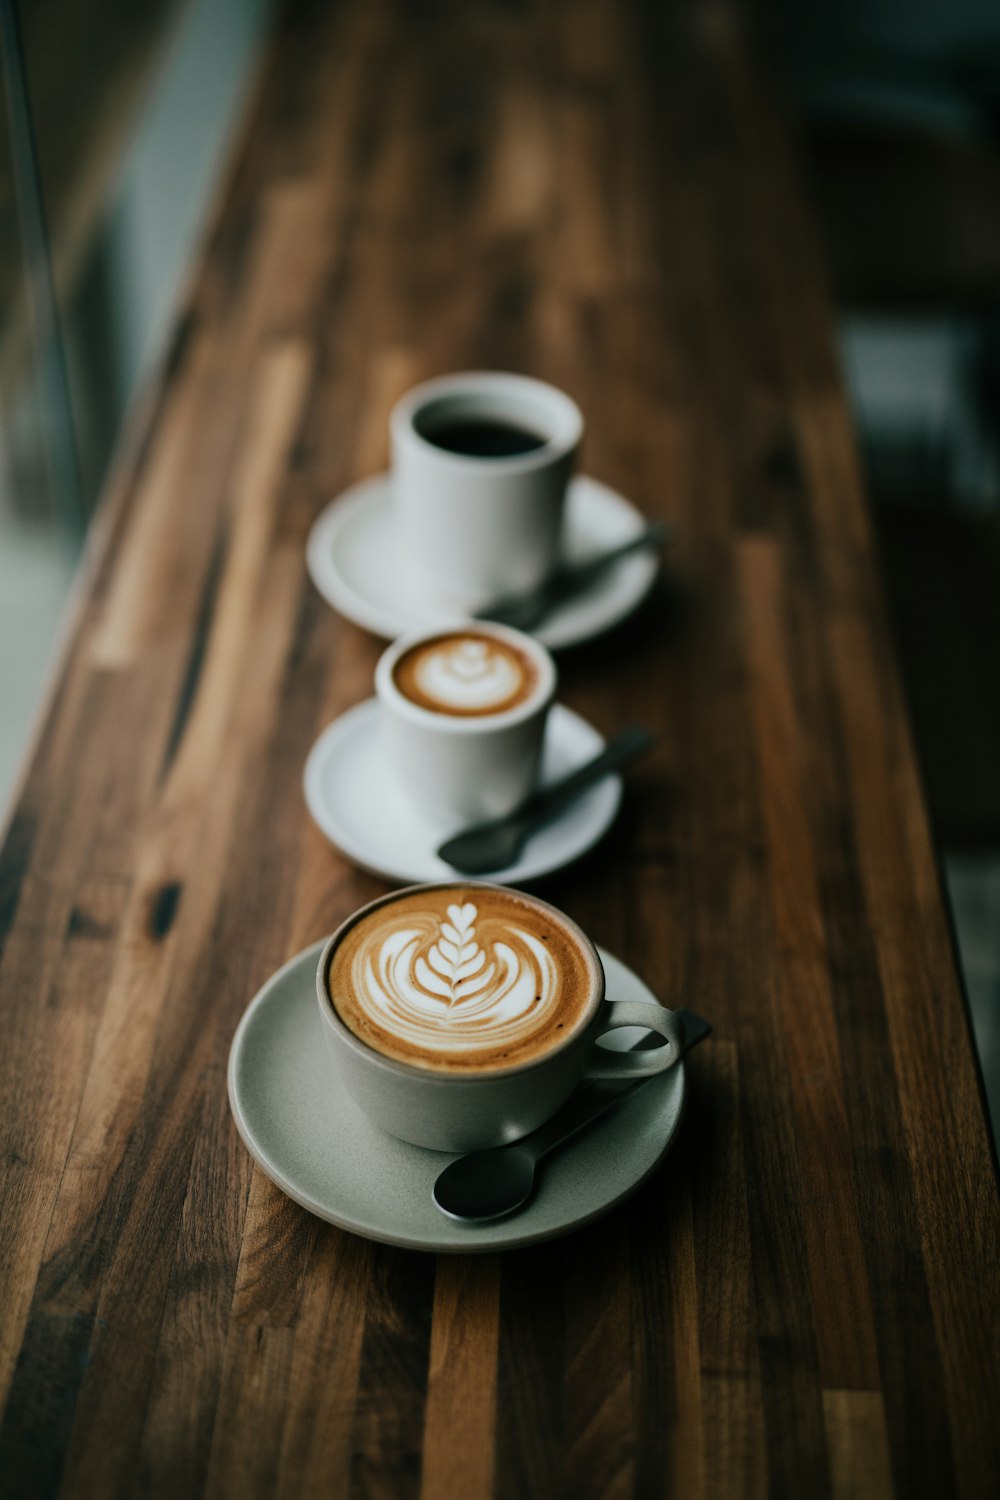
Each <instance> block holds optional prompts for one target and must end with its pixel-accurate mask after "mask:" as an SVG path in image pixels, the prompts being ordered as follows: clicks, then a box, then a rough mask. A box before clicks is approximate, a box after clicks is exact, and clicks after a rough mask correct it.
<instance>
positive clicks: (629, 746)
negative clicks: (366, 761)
mask: <svg viewBox="0 0 1000 1500" xmlns="http://www.w3.org/2000/svg"><path fill="white" fill-rule="evenodd" d="M653 743H654V736H653V735H652V734H650V732H649V730H648V729H638V728H635V729H623V730H622V731H621V732H620V733H619V734H616V735H615V737H614V739H612V740H609V741H608V743H607V744H606V745H605V747H604V749H603V750H602V751H601V753H600V754H599V755H595V757H594V759H593V760H588V761H587V762H586V764H585V765H582V766H578V767H577V768H576V770H575V771H570V772H569V774H568V775H566V776H563V777H561V778H560V779H559V780H558V781H553V782H550V783H549V785H548V786H543V787H540V788H539V790H538V791H537V792H533V793H532V795H531V796H530V797H529V798H528V800H527V801H526V802H523V803H522V804H521V806H520V807H518V808H515V809H514V811H513V812H512V813H508V814H507V815H506V817H503V818H494V819H492V820H491V821H490V822H489V823H477V824H476V826H475V827H474V828H467V829H465V831H464V832H463V833H456V834H455V835H454V836H453V837H452V838H450V839H447V840H446V841H445V842H444V843H443V844H442V845H441V847H440V849H438V851H437V852H438V858H439V859H443V860H444V861H445V863H446V864H449V865H451V867H452V868H453V869H455V870H461V871H462V873H463V874H464V875H488V874H489V873H490V871H491V870H502V869H504V868H505V867H506V866H507V865H510V864H513V862H514V860H515V859H516V858H517V856H518V854H519V853H520V852H521V846H522V844H523V843H524V842H525V840H526V839H527V838H528V836H529V834H532V833H534V831H535V829H536V828H538V827H540V826H541V824H543V823H546V822H547V821H548V820H549V818H552V817H554V816H555V814H556V813H557V812H559V810H560V809H561V808H563V807H565V805H566V804H567V802H572V801H573V799H574V797H578V796H579V795H580V793H581V792H583V791H585V790H586V788H587V787H588V786H591V785H592V784H593V783H594V782H595V781H599V780H600V779H601V777H602V776H607V775H608V774H609V773H610V772H611V771H617V770H618V769H619V767H621V766H623V765H624V764H625V763H626V761H630V760H633V759H634V758H635V757H636V756H637V755H642V754H644V753H645V751H647V750H648V749H649V748H650V746H651V745H653Z"/></svg>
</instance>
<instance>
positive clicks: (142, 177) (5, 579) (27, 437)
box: [0, 0, 1000, 1129]
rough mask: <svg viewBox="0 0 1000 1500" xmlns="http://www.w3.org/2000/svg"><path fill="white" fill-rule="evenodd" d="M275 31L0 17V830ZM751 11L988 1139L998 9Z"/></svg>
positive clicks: (69, 8) (62, 5)
mask: <svg viewBox="0 0 1000 1500" xmlns="http://www.w3.org/2000/svg"><path fill="white" fill-rule="evenodd" d="M654 3H655V0H654ZM662 3H669V0H662ZM276 10H277V6H276V5H274V4H272V0H144V4H142V5H135V4H129V3H126V0H104V3H103V4H102V5H100V6H95V5H93V4H92V3H87V0H20V3H16V0H0V16H2V20H3V28H2V41H3V64H4V75H3V76H4V95H5V97H4V104H5V109H4V114H3V119H2V122H0V826H2V824H3V822H4V811H5V809H6V808H7V806H9V802H10V799H11V797H12V796H13V795H14V793H15V791H16V784H17V775H18V767H19V765H20V763H21V760H22V758H23V755H24V753H25V749H26V747H27V745H28V743H29V740H30V734H31V729H32V724H33V722H34V720H35V718H36V716H37V714H38V712H39V711H40V705H41V703H42V702H43V700H44V692H45V684H46V679H47V673H48V672H49V671H50V670H51V667H52V663H53V659H54V656H55V654H56V652H57V642H58V639H59V632H60V622H61V621H63V620H64V619H65V616H66V612H67V608H68V601H69V600H70V598H71V589H72V584H73V579H74V575H75V573H76V570H77V567H78V564H79V560H80V557H81V553H82V548H83V546H84V545H85V539H86V535H87V531H88V526H89V525H90V523H91V520H92V517H93V515H94V512H95V508H96V506H97V503H98V498H99V496H100V494H101V490H102V485H103V483H104V481H105V478H106V476H107V474H108V472H109V470H110V469H111V468H112V467H113V463H114V457H115V452H116V449H117V448H118V446H119V445H121V444H123V443H127V442H128V435H129V430H130V427H129V417H130V413H133V414H134V411H135V408H136V404H137V403H138V402H141V400H142V392H143V389H144V386H148V383H149V379H150V376H151V374H152V372H153V371H155V369H156V367H157V363H158V361H162V359H163V358H164V357H165V351H166V350H167V348H168V347H169V340H170V338H171V334H172V312H173V310H174V309H175V308H176V306H177V303H178V298H179V296H180V294H181V292H182V290H183V287H184V284H185V278H186V276H187V274H188V272H189V268H190V266H191V264H192V261H193V258H194V256H195V254H196V251H197V248H198V244H199V240H200V237H201V235H202V234H203V233H204V230H205V226H206V222H207V219H208V217H209V216H210V214H211V212H212V202H213V190H214V189H215V188H216V187H217V186H218V183H219V181H220V178H221V175H222V174H223V173H224V170H225V163H226V159H227V151H228V149H229V147H230V145H231V143H232V141H233V139H234V137H235V135H236V133H237V132H238V128H239V124H240V120H241V115H242V111H243V109H244V106H245V104H246V101H247V99H248V96H249V93H250V90H251V89H252V86H253V81H254V78H255V75H256V70H257V68H258V66H259V63H260V60H261V57H262V54H263V51H264V48H265V46H266V41H267V36H268V33H269V28H270V26H272V25H273V24H274V20H275V12H276ZM768 15H769V20H770V25H771V34H772V36H773V38H774V43H773V44H774V47H775V50H776V52H777V53H778V54H779V62H780V65H781V67H782V69H783V71H784V75H785V79H786V87H787V92H788V94H789V96H790V97H791V99H792V101H793V104H794V106H795V109H796V111H797V115H798V123H799V128H800V144H801V156H802V176H803V182H804V186H805V188H806V191H807V193H808V195H809V197H810V200H811V206H812V210H813V214H814V217H815V220H816V224H817V226H818V229H819V231H820V234H821V237H822V240H823V244H824V248H825V251H826V256H827V263H828V267H829V271H830V277H831V283H832V292H833V297H834V300H835V304H836V310H837V317H838V329H839V338H840V343H841V355H842V363H843V370H844V378H845V383H846V386H847V389H848V392H849V396H850V399H851V401H852V404H853V410H854V416H855V422H856V426H857V431H858V435H859V441H860V444H861V448H862V453H863V459H864V463H865V466H866V470H867V476H868V485H869V493H870V496H871V500H872V505H873V512H874V516H875V519H876V525H877V530H878V534H879V539H880V545H881V555H882V564H883V572H884V578H885V584H886V591H887V597H888V601H889V604H890V608H891V612H892V616H893V620H894V624H895V629H896V635H897V640H898V645H899V651H900V657H901V661H902V664H903V668H904V672H905V676H906V681H907V686H908V690H909V695H910V703H911V711H912V716H913V722H914V727H915V731H916V736H917V742H918V746H919V750H920V755H921V760H922V764H923V770H924V778H925V785H926V788H927V794H928V799H929V802H930V806H931V811H932V816H933V820H934V826H935V830H936V834H937V838H938V842H939V847H940V850H941V853H942V860H943V868H944V871H945V875H946V880H947V885H948V890H949V893H950V897H951V902H952V910H953V914H954V918H955V924H956V932H957V937H958V942H959V948H960V953H961V961H962V967H963V970H964V975H965V981H966V986H967V990H968V994H969V998H970V1002H971V1005H972V1009H973V1016H974V1021H975V1025H976V1031H977V1041H978V1044H979V1048H980V1056H981V1058H982V1061H983V1066H984V1074H985V1077H986V1080H987V1088H988V1092H989V1095H990V1105H991V1111H992V1117H993V1121H994V1128H995V1129H996V1127H997V1126H998V1125H1000V776H998V770H1000V6H998V5H997V4H995V3H994V0H949V3H948V4H947V5H946V4H943V3H941V0H772V3H771V5H770V8H769V11H768ZM133 431H134V422H133Z"/></svg>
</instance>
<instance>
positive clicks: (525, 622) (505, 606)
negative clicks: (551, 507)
mask: <svg viewBox="0 0 1000 1500" xmlns="http://www.w3.org/2000/svg"><path fill="white" fill-rule="evenodd" d="M669 535H670V527H669V526H668V525H667V524H666V522H665V521H654V522H653V524H652V525H651V526H647V527H646V528H645V530H644V531H640V532H638V533H637V534H636V535H635V536H633V537H629V539H628V541H626V542H621V543H619V545H618V546H616V547H609V548H608V550H607V551H606V552H599V553H597V554H596V556H594V557H587V558H584V559H583V560H582V561H580V562H575V563H566V564H565V565H564V566H563V567H561V568H557V569H556V571H555V572H554V573H550V575H549V577H548V578H546V579H544V581H543V582H542V583H540V584H539V585H538V586H537V588H533V589H529V590H528V591H527V592H526V593H523V594H511V595H508V596H507V597H506V598H503V599H494V600H493V602H492V603H491V604H487V605H485V606H484V607H483V608H482V609H478V610H477V611H476V619H477V620H492V621H493V622H494V623H495V624H497V625H512V626H514V628H515V629H517V630H532V629H533V628H534V626H536V625H538V624H539V623H540V621H542V620H543V619H544V618H545V616H546V615H547V614H548V613H549V611H550V610H551V609H552V608H553V607H554V606H555V605H557V604H561V603H562V601H563V600H564V599H571V598H572V597H573V595H574V594H578V593H580V591H581V590H582V589H584V588H586V586H587V584H588V583H590V582H591V580H592V579H594V578H597V577H599V576H600V574H601V573H603V572H604V570H605V568H609V567H610V566H611V564H612V563H616V562H618V561H619V559H620V558H623V557H629V556H630V555H631V554H632V553H633V552H640V551H641V550H642V549H643V548H645V547H658V546H659V545H660V544H661V542H665V541H666V540H667V538H668V537H669Z"/></svg>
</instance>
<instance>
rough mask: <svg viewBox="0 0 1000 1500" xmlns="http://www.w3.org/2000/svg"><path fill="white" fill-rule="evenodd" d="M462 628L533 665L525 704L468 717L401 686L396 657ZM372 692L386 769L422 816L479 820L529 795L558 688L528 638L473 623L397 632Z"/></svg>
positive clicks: (549, 663)
mask: <svg viewBox="0 0 1000 1500" xmlns="http://www.w3.org/2000/svg"><path fill="white" fill-rule="evenodd" d="M463 630H465V631H467V632H468V633H469V634H470V635H473V636H476V637H482V638H483V639H484V640H487V641H489V640H491V639H493V640H498V641H501V642H508V643H509V644H510V645H511V646H512V647H513V648H514V649H515V650H516V651H517V652H519V653H520V654H521V655H522V656H523V657H524V658H525V659H526V660H527V661H528V662H530V663H531V665H532V668H533V670H534V674H535V676H534V685H533V687H532V689H531V691H530V693H529V695H528V696H527V697H526V698H525V699H524V701H523V702H520V703H518V704H516V706H514V707H513V708H510V709H507V710H505V711H503V712H500V713H489V714H477V715H475V716H472V717H467V716H460V715H455V714H450V713H448V712H439V711H434V710H431V709H428V708H425V707H422V706H421V705H420V704H419V703H416V702H414V701H412V700H411V699H410V698H408V697H406V695H405V694H404V693H403V692H402V691H401V690H400V688H399V686H398V685H397V682H396V676H395V669H396V666H397V663H398V662H399V660H400V658H401V657H403V656H404V655H405V654H406V653H407V652H410V651H412V649H413V648H414V647H416V646H419V645H421V644H422V643H423V642H432V641H434V640H435V639H438V638H440V637H442V636H446V635H448V634H450V633H460V632H462V631H463ZM375 691H376V694H377V696H378V699H379V702H380V704H381V706H382V735H383V743H384V745H385V748H386V753H387V757H388V762H389V767H390V770H391V772H392V774H393V775H394V776H395V778H396V781H397V782H398V784H399V785H400V786H401V787H402V789H403V790H404V792H405V793H406V795H407V796H408V797H409V799H410V800H411V801H412V802H413V804H414V806H415V807H416V808H417V810H418V811H419V812H420V813H421V814H422V815H423V816H425V817H427V818H430V819H432V820H435V821H438V822H442V823H457V824H461V823H470V824H471V823H475V822H483V821H485V820H486V819H489V818H499V817H503V816H504V814H505V813H508V812H512V811H513V809H514V808H515V807H517V806H519V804H520V803H521V802H523V801H524V799H525V797H527V795H528V793H529V792H530V791H531V789H532V787H533V786H534V783H535V780H536V778H537V776H538V767H539V762H540V759H541V753H542V743H543V740H544V737H545V723H546V719H547V718H548V712H549V708H550V706H551V704H552V700H553V698H554V697H555V691H556V668H555V663H554V662H553V660H552V657H551V656H550V655H549V653H548V651H546V649H545V647H544V646H542V645H541V644H540V643H539V642H538V641H536V640H534V639H533V638H532V637H531V636H528V635H524V634H522V632H521V631H519V630H511V629H509V628H507V627H506V626H502V625H492V624H487V623H485V622H482V621H478V620H475V621H467V622H457V623H456V624H455V625H454V626H452V627H442V628H440V629H438V630H428V631H418V632H416V633H415V634H413V635H407V636H402V637H401V638H400V639H399V640H398V641H396V642H394V644H393V645H391V646H390V647H389V648H388V650H386V651H385V652H384V653H383V654H382V656H381V658H380V659H379V662H378V666H377V667H376V669H375Z"/></svg>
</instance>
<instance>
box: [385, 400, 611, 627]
mask: <svg viewBox="0 0 1000 1500" xmlns="http://www.w3.org/2000/svg"><path fill="white" fill-rule="evenodd" d="M389 426H390V434H391V440H392V485H393V506H394V510H395V519H396V523H397V526H398V529H399V534H400V538H401V542H402V547H403V551H404V555H405V557H406V558H407V559H408V560H409V561H410V562H411V563H412V565H413V567H414V569H415V570H416V571H417V573H418V574H419V575H420V576H421V577H422V579H423V580H424V582H425V583H427V584H429V585H430V586H431V588H432V589H433V590H434V592H435V593H436V594H437V596H438V597H439V598H440V600H441V601H442V603H444V604H446V605H447V606H449V607H451V608H455V609H457V610H461V611H466V612H474V611H475V610H477V609H480V608H482V607H483V606H485V605H487V604H490V603H491V602H493V601H495V600H496V599H498V598H502V597H504V596H505V595H508V594H516V593H519V592H521V591H522V590H525V589H530V588H533V587H534V586H535V585H536V584H538V583H540V582H541V581H542V580H543V579H544V578H545V577H546V576H547V575H548V574H549V573H550V572H551V571H552V568H553V567H554V565H555V562H556V560H557V555H558V550H559V540H560V533H561V531H562V523H563V511H564V508H565V499H566V486H567V483H568V481H569V478H570V474H571V472H572V469H573V464H574V461H575V458H576V453H577V449H578V448H579V445H580V439H581V437H582V435H583V417H582V416H581V414H580V410H579V408H578V407H577V405H576V403H575V402H574V401H572V400H571V399H570V398H569V396H566V395H564V394H563V393H562V391H559V390H556V389H555V387H554V386H550V385H546V384H544V383H543V382H542V381H540V380H531V379H529V378H528V377H526V376H523V375H509V374H499V373H488V372H476V373H470V374H465V375H448V376H445V377H443V378H442V379H439V380H430V381H427V382H426V383H425V384H423V385H419V386H417V387H416V388H415V389H414V390H412V391H410V392H409V393H408V394H407V395H405V396H404V397H403V398H402V400H401V401H399V402H398V403H397V405H396V406H395V408H394V409H393V412H392V415H391V417H390V423H389ZM491 428H493V429H494V430H498V431H500V432H501V434H502V433H503V432H504V431H506V432H507V433H508V434H509V433H510V432H513V433H515V434H516V433H518V432H521V433H524V434H526V435H527V437H528V439H529V440H531V441H532V442H533V446H531V447H530V448H529V449H528V450H527V451H520V452H518V451H514V452H509V451H508V452H506V453H505V452H499V453H497V452H493V453H484V452H472V451H461V449H462V446H463V440H462V433H463V431H464V432H466V433H469V434H472V436H473V438H475V439H476V441H473V442H470V443H465V444H464V447H465V448H466V449H468V448H474V447H477V446H478V447H482V446H483V444H482V441H481V439H482V437H483V433H484V432H486V433H487V436H488V433H489V430H490V429H491ZM456 434H457V439H456ZM444 441H448V442H451V443H452V444H453V446H451V447H447V446H443V445H442V444H443V442H444ZM456 442H457V447H456V446H455V444H456ZM485 446H487V447H490V446H491V445H490V444H489V442H487V444H486V445H485ZM492 446H496V445H492ZM499 446H500V447H503V446H504V444H503V442H501V444H500V445H499ZM506 446H507V447H510V446H511V444H510V443H509V442H508V443H507V444H506ZM513 446H514V447H515V448H516V446H517V442H516V437H515V441H514V443H513Z"/></svg>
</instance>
